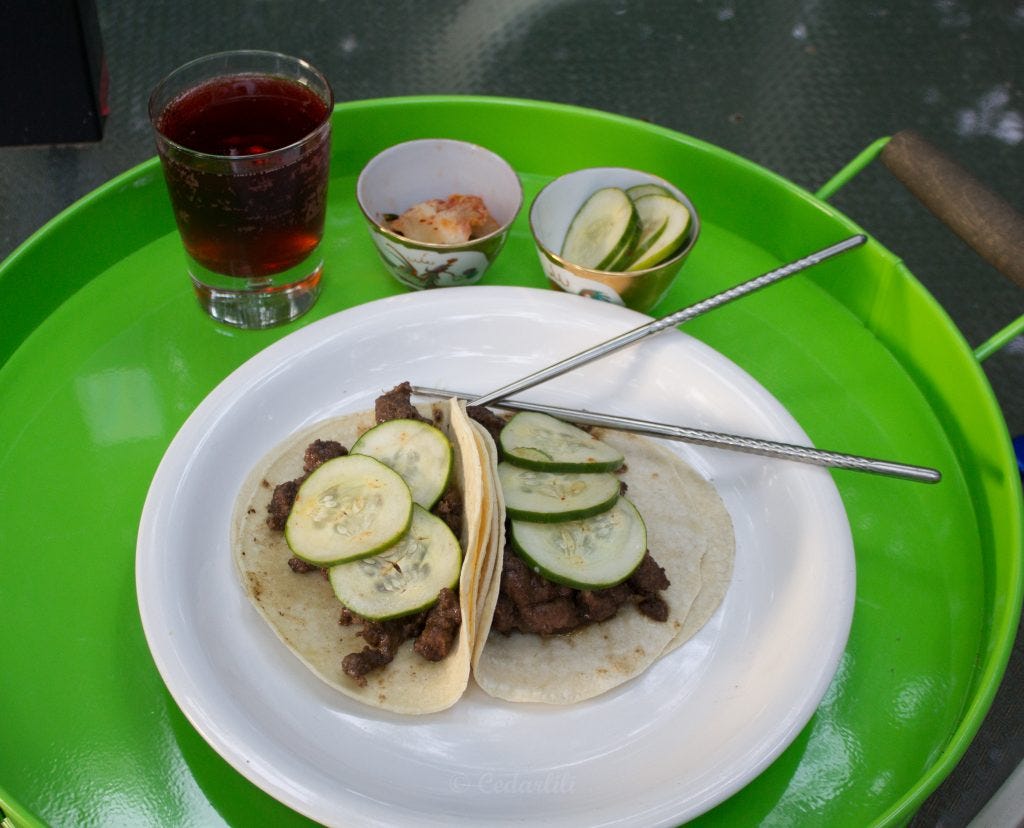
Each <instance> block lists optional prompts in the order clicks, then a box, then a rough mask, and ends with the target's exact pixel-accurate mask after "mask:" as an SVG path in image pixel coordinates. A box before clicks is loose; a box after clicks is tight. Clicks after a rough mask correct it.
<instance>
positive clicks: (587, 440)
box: [469, 407, 735, 704]
mask: <svg viewBox="0 0 1024 828" xmlns="http://www.w3.org/2000/svg"><path fill="white" fill-rule="evenodd" d="M469 414H470V416H471V417H475V418H477V419H478V420H479V421H480V422H481V423H482V424H485V425H486V426H487V430H488V432H489V434H490V437H491V440H490V441H489V443H490V453H489V455H488V456H487V457H486V458H485V462H486V464H487V467H488V474H487V476H490V477H492V478H493V479H495V480H497V481H499V483H500V485H499V486H496V487H495V489H496V495H495V496H496V511H497V512H498V513H499V514H500V515H503V519H502V521H501V523H502V524H503V525H504V527H505V531H504V532H501V531H500V529H499V530H496V534H495V536H494V546H495V548H496V549H498V550H500V552H495V553H494V556H495V557H494V560H492V562H491V563H492V566H491V568H490V570H488V571H485V572H481V575H480V576H479V577H480V589H481V592H482V595H483V597H482V598H481V602H482V605H483V606H484V607H487V608H488V610H489V613H490V614H489V617H488V618H487V619H486V620H484V621H483V622H482V623H481V624H480V625H479V626H478V628H477V639H476V644H475V647H474V654H473V676H474V678H475V680H476V682H477V683H478V684H479V685H480V687H481V688H483V690H485V691H486V692H487V693H489V694H490V695H492V696H495V697H497V698H501V699H505V700H508V701H515V702H546V703H553V704H571V703H574V702H578V701H582V700H584V699H588V698H592V697H594V696H597V695H600V694H602V693H605V692H607V691H609V690H611V689H613V688H615V687H618V686H620V685H621V684H623V683H624V682H626V681H628V680H629V679H631V678H633V677H634V676H637V675H639V674H640V673H642V672H643V671H644V670H646V669H647V668H648V667H650V666H651V665H652V664H653V663H654V662H655V661H657V660H658V659H660V658H661V657H662V656H664V655H666V654H667V653H669V652H671V651H672V650H674V649H676V648H677V647H679V646H681V645H682V644H684V643H685V642H686V641H688V640H689V639H690V638H691V637H693V635H695V634H696V632H697V631H699V630H700V629H701V627H703V626H704V624H705V623H706V622H707V621H708V620H709V619H710V618H711V616H712V615H713V614H714V612H715V610H716V609H717V608H718V606H719V605H720V604H721V602H722V600H723V598H724V596H725V593H726V591H727V589H728V585H729V581H730V579H731V577H732V567H733V557H734V552H735V540H734V533H733V526H732V522H731V519H730V517H729V513H728V511H727V510H726V508H725V505H724V504H723V502H722V499H721V498H720V497H719V495H718V493H717V492H716V490H715V488H714V486H713V485H712V484H711V483H709V482H708V481H707V480H705V479H704V478H703V477H701V475H700V474H698V473H697V472H696V471H695V470H694V469H693V468H691V467H690V466H689V465H688V464H686V463H685V462H684V461H683V460H682V459H681V458H680V457H679V456H678V455H677V454H675V453H674V452H672V451H669V450H668V449H666V448H665V447H664V446H662V445H660V444H659V443H658V442H656V441H654V440H651V439H648V438H644V437H640V436H638V435H634V434H628V433H623V432H616V431H611V430H607V429H598V428H595V429H591V430H589V431H584V430H581V429H577V428H576V427H574V426H572V425H569V424H566V423H561V422H560V421H558V420H554V419H553V418H546V417H545V415H540V414H534V413H520V414H517V415H515V416H514V417H513V418H512V419H511V420H509V421H507V422H506V421H505V419H504V418H501V417H498V416H497V415H494V414H492V413H491V412H489V411H486V410H482V409H475V408H472V407H471V408H470V409H469Z"/></svg>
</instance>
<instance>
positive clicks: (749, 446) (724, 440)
mask: <svg viewBox="0 0 1024 828" xmlns="http://www.w3.org/2000/svg"><path fill="white" fill-rule="evenodd" d="M413 392H414V393H416V394H420V395H422V396H425V397H444V398H451V397H458V398H459V399H463V400H472V399H473V395H472V394H466V393H462V392H459V391H445V390H443V389H440V388H425V387H422V386H413ZM469 405H476V403H474V402H470V403H469ZM494 405H495V406H496V407H498V408H507V409H509V410H511V411H537V412H540V413H541V414H550V415H551V416H553V417H558V418H559V419H561V420H568V421H571V422H574V423H583V424H585V425H594V426H605V427H607V428H617V429H620V430H622V431H632V432H635V433H637V434H649V435H652V436H655V437H667V438H668V439H670V440H679V441H681V442H684V443H694V444H696V445H700V446H712V447H713V448H722V449H728V450H731V451H740V452H745V453H747V454H757V455H760V456H762V457H773V458H778V459H781V460H794V461H796V462H798V463H809V464H811V465H814V466H826V467H828V468H834V469H848V470H850V471H860V472H869V473H871V474H880V475H885V476H887V477H898V478H901V479H903V480H913V481H916V482H918V483H938V482H939V481H940V480H941V479H942V474H941V473H940V472H939V471H937V470H936V469H931V468H927V467H925V466H913V465H909V464H907V463H896V462H893V461H891V460H877V459H874V458H871V457H861V456H858V455H856V454H843V453H840V452H836V451H826V450H824V449H816V448H811V447H809V446H799V445H794V444H792V443H779V442H775V441H773V440H761V439H758V438H756V437H740V436H738V435H735V434H722V433H720V432H716V431H703V430H701V429H698V428H687V427H684V426H674V425H668V424H666V423H652V422H648V421H646V420H637V419H633V418H632V417H620V416H618V415H615V414H599V413H597V412H594V411H574V410H572V409H569V408H558V407H556V406H551V405H540V404H538V403H528V402H520V401H518V400H515V401H505V402H500V403H494Z"/></svg>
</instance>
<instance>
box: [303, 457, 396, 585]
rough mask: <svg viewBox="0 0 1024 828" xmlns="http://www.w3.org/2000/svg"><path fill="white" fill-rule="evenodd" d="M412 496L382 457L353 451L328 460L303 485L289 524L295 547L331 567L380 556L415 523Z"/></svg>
mask: <svg viewBox="0 0 1024 828" xmlns="http://www.w3.org/2000/svg"><path fill="white" fill-rule="evenodd" d="M411 518H412V495H411V494H410V492H409V487H408V486H407V485H406V483H405V481H404V480H402V478H401V476H400V475H399V474H398V473H397V472H395V471H392V470H391V469H389V468H388V467H387V466H385V465H384V464H383V463H381V462H380V461H379V460H374V459H373V458H372V457H366V456H365V455H362V454H349V455H346V456H344V457H335V458H334V459H333V460H328V461H327V462H326V463H324V464H323V465H322V466H320V467H319V468H318V469H316V471H314V472H313V473H312V474H311V475H310V476H309V477H307V478H306V480H305V481H304V482H303V484H302V485H301V486H300V487H299V491H298V494H297V495H296V496H295V503H294V505H293V506H292V510H291V513H290V514H289V515H288V521H287V523H286V524H285V529H284V533H285V534H284V536H285V540H286V541H287V542H288V546H289V547H291V550H292V552H294V553H295V555H296V556H297V557H299V558H301V559H302V560H304V561H307V562H309V563H312V564H316V565H318V566H331V565H333V564H338V563H342V562H343V561H349V560H354V559H355V558H365V557H367V556H369V555H376V554H377V553H378V552H380V551H381V550H383V549H386V548H387V547H389V546H391V545H392V544H393V543H395V542H396V541H397V540H398V539H399V538H400V537H401V536H402V535H403V534H404V533H405V531H406V529H408V528H409V521H410V520H411Z"/></svg>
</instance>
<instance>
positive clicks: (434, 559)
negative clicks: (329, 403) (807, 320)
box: [231, 383, 497, 714]
mask: <svg viewBox="0 0 1024 828" xmlns="http://www.w3.org/2000/svg"><path fill="white" fill-rule="evenodd" d="M409 393H410V388H409V385H408V383H403V384H402V385H400V386H398V387H397V388H395V389H393V390H392V391H391V392H388V394H385V395H384V396H383V397H381V398H379V399H378V401H377V405H376V407H375V411H367V412H362V413H357V414H347V415H343V416H340V417H335V418H333V419H330V420H327V421H324V422H320V423H317V424H315V425H313V426H311V427H309V428H306V429H304V430H303V431H302V432H300V433H297V434H295V435H293V436H292V437H290V438H289V439H287V440H286V441H285V442H284V443H283V444H281V445H279V446H276V447H274V448H272V449H271V450H270V451H269V452H268V453H267V455H266V456H265V457H264V458H263V459H262V460H261V461H260V462H259V463H258V464H257V466H256V467H255V468H254V469H253V470H252V472H251V473H250V475H249V477H248V479H247V480H246V481H245V483H244V485H243V486H242V489H241V491H240V492H239V495H238V498H237V500H236V505H235V510H234V514H233V518H232V532H231V549H232V554H233V556H234V559H235V563H236V565H237V569H238V572H239V577H240V580H241V585H242V588H243V590H244V592H245V594H246V596H247V597H248V598H249V600H250V601H251V602H252V604H253V605H254V606H255V608H256V609H257V610H258V611H259V613H260V615H261V616H262V618H263V620H264V621H266V623H267V624H269V625H270V627H271V629H272V630H273V631H274V633H275V634H276V635H277V637H278V638H279V639H280V640H281V641H282V642H283V643H284V644H285V646H286V647H287V648H288V649H289V650H290V651H291V652H292V653H293V654H294V655H295V656H296V657H297V658H298V659H299V661H301V662H302V663H303V664H305V666H306V667H308V668H309V669H310V670H311V671H312V672H313V673H314V674H316V675H317V676H318V677H319V678H320V679H322V680H323V681H324V682H326V683H327V684H329V685H330V686H331V687H333V688H335V689H336V690H338V691H339V692H341V693H343V694H344V695H346V696H349V697H351V698H354V699H357V700H358V701H360V702H363V703H365V704H367V705H370V706H372V707H376V708H382V709H385V710H390V711H393V712H397V713H406V714H421V713H429V712H434V711H438V710H443V709H445V708H447V707H450V706H451V705H452V704H454V703H455V702H456V701H457V700H458V699H459V698H460V697H461V696H462V694H463V692H464V691H465V689H466V686H467V684H468V682H469V677H470V663H471V657H472V651H473V645H474V643H475V632H476V628H477V626H478V625H479V622H480V614H479V613H478V612H476V606H477V604H478V603H479V601H480V598H481V596H479V595H478V590H479V588H480V587H479V580H480V573H479V570H480V568H481V562H482V561H486V562H487V565H488V566H493V561H494V559H495V554H494V552H493V551H490V549H489V545H493V544H495V543H496V542H497V541H496V537H495V536H494V534H493V528H494V522H493V520H492V518H491V503H492V497H491V496H490V495H487V496H485V494H484V491H485V481H484V457H483V454H482V448H481V443H480V442H479V441H478V435H477V434H476V432H475V431H474V428H473V426H472V425H471V424H470V423H469V421H468V420H467V419H466V415H465V411H464V409H463V408H462V407H460V406H459V405H458V404H457V403H455V401H454V400H453V401H448V402H445V403H437V404H434V405H423V406H418V407H417V406H412V405H411V404H410V402H409ZM392 420H402V421H403V422H402V423H401V427H396V428H394V429H380V430H377V431H375V433H374V434H373V436H372V438H370V439H367V440H364V441H363V443H362V446H361V447H362V448H363V449H366V447H367V445H368V444H370V443H371V440H372V446H373V451H374V453H375V454H377V455H378V456H385V457H387V456H388V454H389V452H388V447H387V445H386V444H382V443H386V440H383V441H382V440H381V436H382V434H383V435H385V436H386V434H387V433H388V432H392V433H394V434H399V435H405V436H407V435H408V433H409V432H410V430H412V431H416V428H415V427H410V425H409V421H422V422H424V423H425V424H430V426H431V427H430V429H424V432H427V431H429V432H430V434H431V435H432V436H430V440H436V438H437V435H438V434H440V435H442V436H443V437H444V439H445V441H446V442H448V443H450V448H451V451H450V454H449V452H448V451H446V450H445V448H446V447H444V446H442V447H441V450H439V451H423V452H421V454H422V456H423V457H424V458H426V459H425V460H424V462H431V463H433V462H438V461H439V462H441V464H442V465H444V466H446V467H445V468H443V469H439V470H436V471H437V473H436V474H432V473H431V470H426V469H420V470H416V469H415V463H414V464H413V465H412V466H411V467H404V466H403V465H402V464H395V465H396V467H397V468H398V471H399V473H401V472H403V471H404V472H405V474H406V475H407V476H409V477H410V480H409V481H407V482H408V483H409V486H410V487H416V486H417V482H419V483H422V481H423V480H424V479H428V478H429V479H433V480H437V479H441V480H443V481H444V482H445V487H444V491H443V492H440V493H437V496H435V494H434V493H433V492H428V494H427V496H426V497H425V498H422V499H423V500H425V501H426V503H427V504H428V505H432V508H431V509H430V511H429V512H428V511H427V510H426V509H425V508H423V507H421V506H413V507H412V509H413V518H412V520H411V521H410V522H409V529H408V530H407V531H406V532H404V533H402V534H401V536H400V537H398V538H396V539H394V542H393V543H390V544H385V545H384V548H380V549H378V548H376V547H374V548H372V549H371V548H370V545H367V550H369V551H372V552H373V554H372V555H366V556H362V557H360V556H357V558H358V559H357V560H351V556H350V555H348V554H347V552H346V551H344V550H349V549H350V548H351V543H350V541H351V535H352V534H353V533H354V532H355V531H356V529H359V530H360V531H362V530H363V529H364V528H366V527H364V526H363V524H362V523H360V519H361V517H362V518H365V521H364V522H365V523H366V525H367V526H371V524H372V523H373V521H375V520H378V519H382V518H381V517H380V516H381V515H383V516H384V517H385V518H386V519H387V520H389V521H390V522H391V523H392V524H393V523H395V522H396V521H395V519H394V517H393V516H391V515H390V513H389V510H388V508H387V507H386V506H382V505H381V504H380V503H377V502H376V501H375V500H374V498H375V497H376V495H377V492H378V491H379V490H378V489H374V490H373V491H372V492H370V493H369V494H367V493H366V492H362V490H361V489H360V488H359V486H360V485H362V484H363V483H364V482H366V483H367V485H370V484H373V485H376V484H375V483H374V482H373V481H374V479H375V476H374V475H367V474H365V473H364V472H365V470H363V469H362V466H367V467H373V466H375V465H379V464H377V461H375V460H370V459H369V458H368V457H365V456H361V455H354V454H349V453H348V450H349V449H350V448H351V447H352V446H354V445H356V444H357V443H358V441H359V440H360V438H362V437H363V435H365V434H366V433H367V432H370V431H371V429H374V426H375V425H377V423H378V422H387V421H392ZM435 430H436V433H434V432H435ZM403 439H405V437H403ZM347 457H353V458H355V457H359V458H360V460H359V461H358V462H357V463H353V464H351V465H352V466H359V467H360V468H359V469H357V470H356V471H357V472H359V474H356V475H350V474H349V473H348V471H347V469H346V466H347V465H348V464H346V463H345V462H344V461H345V460H346V458H347ZM339 458H340V459H339ZM448 463H450V465H451V468H450V469H449V468H447V464H448ZM331 464H333V467H334V469H339V468H340V469H341V471H343V472H344V474H338V473H337V472H336V471H332V470H331ZM325 467H326V468H325ZM321 468H325V471H324V472H321V474H320V475H319V478H320V479H323V480H327V482H328V485H327V486H326V487H324V491H323V492H321V491H319V489H318V487H316V486H313V487H309V488H310V491H309V492H307V494H310V495H312V496H313V497H322V498H323V499H324V504H325V505H324V508H323V509H321V510H319V511H318V510H317V509H316V508H314V509H307V510H306V512H305V513H304V515H303V516H301V520H300V519H299V518H295V519H294V520H292V523H293V524H295V523H296V522H298V523H299V524H301V530H302V532H305V533H306V534H305V535H303V537H304V538H309V537H312V538H313V546H314V547H315V549H316V552H315V554H314V555H310V554H309V553H308V547H305V546H303V547H302V548H303V549H304V550H305V551H306V554H304V555H303V556H302V557H299V555H297V554H296V551H295V550H293V549H291V548H290V547H289V543H288V541H289V538H288V536H287V535H286V532H285V531H284V530H285V528H286V527H288V525H289V519H290V516H291V513H292V506H293V505H294V503H295V500H296V495H297V492H298V491H299V490H300V489H301V488H302V487H303V483H305V482H306V481H310V480H314V482H315V478H316V477H317V469H321ZM328 472H330V474H328ZM337 480H341V481H342V484H343V485H342V486H341V488H344V489H345V491H344V492H341V488H338V490H337V491H335V484H336V482H337ZM397 488H398V487H392V490H397ZM367 491H369V490H367ZM404 497H405V498H408V497H409V493H408V491H406V492H405V493H404ZM343 499H344V500H345V510H346V511H345V514H346V518H345V520H338V519H337V514H338V512H337V509H338V508H339V506H338V504H339V502H340V501H341V500H343ZM328 506H329V507H330V508H327V507H328ZM407 509H408V507H407V506H406V505H405V503H404V501H403V503H401V504H399V505H398V507H397V512H398V513H399V514H402V513H403V510H407ZM323 521H326V522H327V523H328V524H329V525H328V526H327V529H326V530H325V527H324V526H323V525H320V524H321V522H323ZM397 522H400V521H397ZM442 522H443V524H446V525H440V524H441V523H442ZM294 528H295V527H294V526H293V527H292V529H293V530H294ZM389 532H391V530H390V529H389V530H388V531H382V532H381V533H379V534H380V535H381V536H382V537H383V536H385V535H388V533H389ZM332 533H334V534H336V535H337V542H336V545H337V548H338V549H341V550H343V551H342V552H337V551H335V549H334V548H333V546H332V544H334V543H335V542H334V541H332V540H331V534H332ZM410 533H412V535H410ZM292 534H293V535H294V532H293V533H292ZM454 539H457V544H454V543H453V541H454ZM292 542H293V543H295V540H294V536H293V537H292ZM300 545H301V544H300ZM455 547H457V548H455ZM303 558H305V560H304V559H303ZM427 558H429V560H426V559H427ZM346 559H348V562H344V563H338V562H339V561H344V560H346ZM424 560H426V563H427V564H428V565H427V566H422V564H423V563H424ZM435 566H436V567H437V568H436V569H435ZM402 567H405V570H402V571H401V574H399V570H401V568H402ZM416 567H419V569H420V571H419V572H417V571H415V569H416ZM382 573H383V574H382ZM389 573H390V574H389ZM421 576H422V577H421ZM389 592H390V594H391V595H392V596H393V600H389V597H388V596H389ZM427 592H433V593H434V594H433V595H427V594H426V593H427ZM339 596H343V597H345V599H346V600H348V601H350V603H352V604H353V607H347V606H345V604H343V603H342V601H341V600H339ZM357 608H358V611H357ZM360 612H362V613H363V615H360V614H359V613H360Z"/></svg>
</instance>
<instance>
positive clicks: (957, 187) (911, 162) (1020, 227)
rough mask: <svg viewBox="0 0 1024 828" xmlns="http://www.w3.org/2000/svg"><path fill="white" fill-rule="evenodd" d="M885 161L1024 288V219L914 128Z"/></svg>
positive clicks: (887, 151) (894, 141)
mask: <svg viewBox="0 0 1024 828" xmlns="http://www.w3.org/2000/svg"><path fill="white" fill-rule="evenodd" d="M881 159H882V163H884V164H885V166H886V167H887V168H888V169H889V171H890V172H891V173H892V174H893V175H894V176H895V177H896V178H897V179H898V180H899V181H900V182H901V183H902V184H903V185H904V186H905V187H906V188H907V189H908V190H909V191H910V192H911V193H912V194H913V195H914V196H916V197H917V199H918V200H919V201H920V202H921V203H922V204H923V205H924V206H925V207H927V208H928V209H929V210H930V211H931V212H932V213H933V214H934V215H935V216H936V218H938V219H939V221H941V222H942V223H943V224H945V225H946V226H947V227H949V228H950V229H951V230H952V231H953V232H954V233H956V234H957V235H958V236H959V237H960V238H961V239H963V240H964V241H965V242H966V243H967V244H968V245H969V246H970V247H971V248H973V249H974V251H975V252H976V253H977V254H978V255H979V256H981V258H983V259H984V260H985V261H986V262H988V263H989V264H991V265H992V266H993V267H994V268H996V270H998V271H999V272H1000V273H1002V274H1003V275H1004V276H1006V278H1008V279H1009V280H1010V281H1012V282H1013V283H1014V284H1016V285H1018V286H1019V287H1021V288H1024V216H1021V214H1020V213H1018V212H1017V211H1016V210H1015V209H1014V208H1013V206H1012V205H1011V204H1010V203H1009V202H1008V201H1006V200H1005V199H1004V198H1002V196H999V195H997V194H996V193H994V192H992V190H990V189H988V188H987V187H985V186H984V185H983V184H982V183H981V182H979V181H978V180H977V179H976V178H975V177H974V176H973V175H971V174H970V173H969V172H967V170H965V169H964V168H963V167H962V166H960V165H959V164H958V163H957V162H955V161H954V160H953V159H952V158H950V157H949V156H947V155H946V154H945V153H943V152H942V151H941V150H939V149H937V148H936V147H935V146H933V145H932V144H930V143H929V142H928V141H926V140H925V139H924V138H922V137H921V136H920V135H919V134H918V133H916V132H914V131H913V130H903V131H902V132H897V133H896V134H895V135H893V136H892V138H890V139H889V141H888V142H887V143H886V144H885V146H884V147H883V148H882V152H881Z"/></svg>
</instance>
